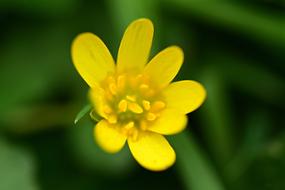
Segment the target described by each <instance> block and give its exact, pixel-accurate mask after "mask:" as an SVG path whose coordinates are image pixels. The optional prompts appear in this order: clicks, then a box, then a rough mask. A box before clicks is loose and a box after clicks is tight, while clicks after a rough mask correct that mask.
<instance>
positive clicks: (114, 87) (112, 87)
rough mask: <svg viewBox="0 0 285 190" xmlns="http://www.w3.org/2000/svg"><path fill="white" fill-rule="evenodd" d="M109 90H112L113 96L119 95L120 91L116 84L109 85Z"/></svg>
mask: <svg viewBox="0 0 285 190" xmlns="http://www.w3.org/2000/svg"><path fill="white" fill-rule="evenodd" d="M109 89H110V91H111V93H112V94H113V95H116V94H117V91H118V89H117V86H116V84H115V83H111V84H110V85H109Z"/></svg>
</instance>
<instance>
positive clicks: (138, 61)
mask: <svg viewBox="0 0 285 190" xmlns="http://www.w3.org/2000/svg"><path fill="white" fill-rule="evenodd" d="M152 37H153V25H152V22H151V21H150V20H149V19H144V18H142V19H138V20H135V21H134V22H132V23H131V24H130V25H129V26H128V28H127V29H126V31H125V33H124V36H123V38H122V41H121V44H120V48H119V52H118V60H117V68H118V72H119V73H121V72H124V71H135V72H137V71H142V69H143V67H144V65H145V64H146V63H147V60H148V56H149V52H150V48H151V44H152Z"/></svg>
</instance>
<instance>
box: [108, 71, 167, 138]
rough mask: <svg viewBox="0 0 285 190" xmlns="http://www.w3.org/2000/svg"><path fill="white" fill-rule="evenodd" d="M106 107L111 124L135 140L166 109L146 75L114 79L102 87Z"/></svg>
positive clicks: (110, 77)
mask: <svg viewBox="0 0 285 190" xmlns="http://www.w3.org/2000/svg"><path fill="white" fill-rule="evenodd" d="M102 87H103V88H104V90H105V96H106V97H105V99H106V104H105V105H104V108H103V110H104V114H105V115H106V118H107V120H108V122H109V123H110V124H118V125H117V126H118V129H119V130H120V131H121V132H122V133H124V134H125V135H127V136H131V137H132V138H133V139H134V140H135V139H136V138H137V136H138V132H139V131H140V130H146V129H147V127H148V126H149V125H151V123H152V122H154V121H155V120H157V119H158V118H159V117H160V112H161V111H162V110H163V109H164V108H165V107H166V104H165V102H164V101H162V99H163V98H162V95H161V93H160V90H159V88H156V87H155V86H154V84H151V83H150V81H149V78H148V77H147V76H145V75H142V74H139V75H127V74H121V75H113V76H108V77H107V78H106V80H105V81H103V83H102Z"/></svg>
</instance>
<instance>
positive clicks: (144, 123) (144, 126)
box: [140, 120, 147, 131]
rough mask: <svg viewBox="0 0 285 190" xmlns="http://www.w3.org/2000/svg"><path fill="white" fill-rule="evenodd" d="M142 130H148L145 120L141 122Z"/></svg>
mask: <svg viewBox="0 0 285 190" xmlns="http://www.w3.org/2000/svg"><path fill="white" fill-rule="evenodd" d="M140 128H141V130H143V131H145V130H146V129H147V123H146V121H145V120H142V121H141V122H140Z"/></svg>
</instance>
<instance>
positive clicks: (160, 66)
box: [144, 46, 184, 87]
mask: <svg viewBox="0 0 285 190" xmlns="http://www.w3.org/2000/svg"><path fill="white" fill-rule="evenodd" d="M183 57H184V56H183V51H182V49H180V48H179V47H177V46H171V47H168V48H166V49H164V50H163V51H161V52H159V53H158V54H157V55H156V56H155V57H154V58H153V59H152V60H151V61H150V62H149V63H148V64H147V65H146V67H145V70H144V73H145V74H146V75H148V76H149V77H150V78H151V79H152V80H153V81H155V83H156V84H157V85H159V86H162V87H165V86H166V85H168V84H169V83H170V82H171V81H172V80H173V79H174V77H175V76H176V75H177V73H178V71H179V69H180V67H181V65H182V63H183Z"/></svg>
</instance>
